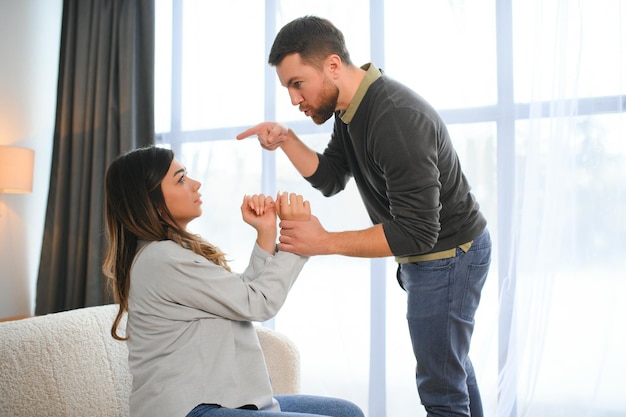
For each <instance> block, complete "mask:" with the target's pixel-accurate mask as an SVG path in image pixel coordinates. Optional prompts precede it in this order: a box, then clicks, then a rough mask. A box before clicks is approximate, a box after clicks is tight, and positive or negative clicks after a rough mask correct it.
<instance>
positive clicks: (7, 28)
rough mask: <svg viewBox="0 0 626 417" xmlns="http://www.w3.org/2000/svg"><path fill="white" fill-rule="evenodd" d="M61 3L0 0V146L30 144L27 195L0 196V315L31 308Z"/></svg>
mask: <svg viewBox="0 0 626 417" xmlns="http://www.w3.org/2000/svg"><path fill="white" fill-rule="evenodd" d="M62 7H63V2H62V0H0V57H1V59H0V145H14V146H21V147H27V148H31V149H34V150H35V172H34V180H33V192H32V194H24V195H17V194H1V195H0V318H2V317H11V316H19V315H25V314H31V313H32V312H33V311H34V307H35V304H34V302H35V299H34V298H35V285H36V284H35V283H36V280H37V272H38V268H39V255H40V250H41V240H42V233H43V223H44V218H45V207H46V201H47V197H48V183H49V174H50V159H51V154H52V136H53V132H54V115H55V105H56V86H57V73H58V56H59V40H60V33H61V16H62Z"/></svg>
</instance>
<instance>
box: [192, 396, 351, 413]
mask: <svg viewBox="0 0 626 417" xmlns="http://www.w3.org/2000/svg"><path fill="white" fill-rule="evenodd" d="M274 398H276V400H277V401H278V403H279V404H280V409H281V411H278V412H277V411H263V410H249V409H241V408H224V407H220V406H218V405H214V404H200V405H198V406H197V407H196V408H194V409H193V410H191V412H190V413H189V414H187V417H253V416H259V417H363V411H361V409H360V408H359V407H358V406H357V405H356V404H353V403H351V402H349V401H345V400H341V399H338V398H329V397H318V396H313V395H296V394H293V395H275V396H274Z"/></svg>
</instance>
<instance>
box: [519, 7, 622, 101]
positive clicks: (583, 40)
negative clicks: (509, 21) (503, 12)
mask: <svg viewBox="0 0 626 417" xmlns="http://www.w3.org/2000/svg"><path fill="white" fill-rule="evenodd" d="M513 19H514V25H513V27H514V53H515V97H516V100H517V101H521V102H529V101H532V100H549V99H552V98H576V97H600V96H607V95H616V94H624V93H625V92H626V70H625V68H626V25H625V24H624V22H626V8H625V7H624V3H623V2H622V1H620V0H600V1H596V0H581V1H576V2H566V1H544V0H521V1H520V0H518V1H514V12H513Z"/></svg>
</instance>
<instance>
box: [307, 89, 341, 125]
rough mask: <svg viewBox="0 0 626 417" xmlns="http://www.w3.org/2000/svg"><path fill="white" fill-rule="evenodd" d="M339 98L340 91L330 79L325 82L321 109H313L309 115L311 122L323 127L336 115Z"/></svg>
mask: <svg viewBox="0 0 626 417" xmlns="http://www.w3.org/2000/svg"><path fill="white" fill-rule="evenodd" d="M338 97H339V89H338V88H337V86H335V84H333V83H332V82H330V81H329V80H328V79H326V80H324V90H323V91H322V94H321V97H320V105H319V107H315V108H312V109H311V110H310V111H309V113H310V115H311V120H313V122H315V124H318V125H321V124H324V122H326V120H328V119H330V117H331V116H332V115H333V114H335V109H336V108H337V99H338Z"/></svg>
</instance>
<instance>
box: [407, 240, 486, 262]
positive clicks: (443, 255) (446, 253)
mask: <svg viewBox="0 0 626 417" xmlns="http://www.w3.org/2000/svg"><path fill="white" fill-rule="evenodd" d="M472 243H474V241H473V240H470V241H469V242H467V243H463V244H462V245H459V246H457V247H458V248H459V249H461V250H462V251H463V252H467V251H468V250H469V248H470V247H471V246H472ZM455 256H456V248H452V249H447V250H442V251H440V252H432V253H425V254H423V255H413V256H405V257H400V256H396V262H397V263H399V264H410V263H413V262H423V261H436V260H438V259H448V258H454V257H455Z"/></svg>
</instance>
